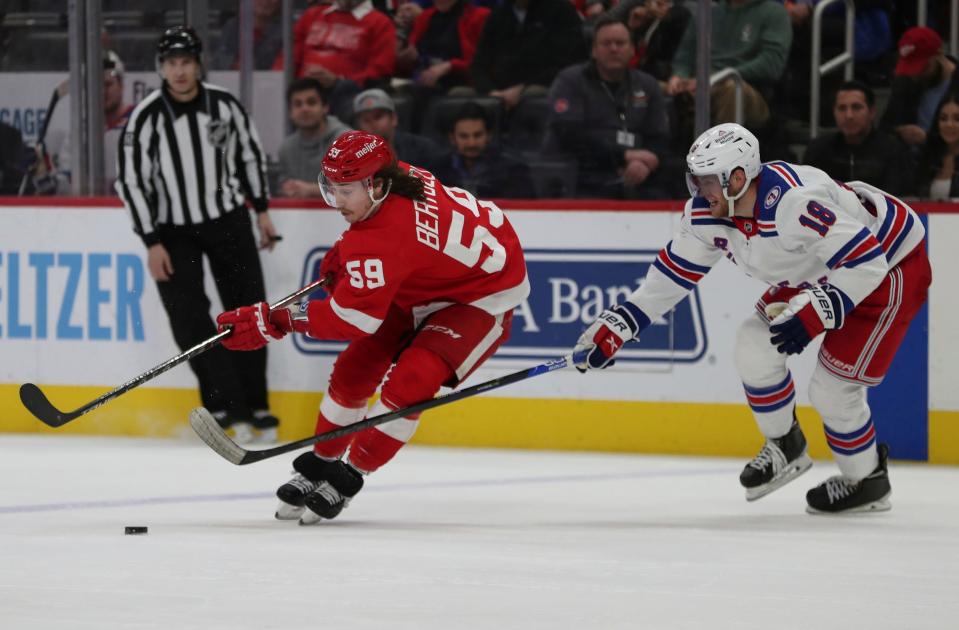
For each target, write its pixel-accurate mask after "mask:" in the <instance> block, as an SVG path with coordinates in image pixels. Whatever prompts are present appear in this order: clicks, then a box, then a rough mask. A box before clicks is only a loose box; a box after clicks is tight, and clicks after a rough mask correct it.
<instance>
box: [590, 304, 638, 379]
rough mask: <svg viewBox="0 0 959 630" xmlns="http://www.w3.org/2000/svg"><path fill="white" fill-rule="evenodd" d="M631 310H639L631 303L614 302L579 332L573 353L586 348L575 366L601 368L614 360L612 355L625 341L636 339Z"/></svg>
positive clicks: (636, 333)
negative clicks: (620, 303) (616, 303)
mask: <svg viewBox="0 0 959 630" xmlns="http://www.w3.org/2000/svg"><path fill="white" fill-rule="evenodd" d="M634 310H635V311H639V309H638V308H637V307H636V306H634V305H632V304H628V305H617V306H613V307H612V308H608V309H606V310H604V311H603V312H602V313H600V314H599V317H598V318H597V319H596V321H595V322H593V323H592V324H590V325H589V328H587V329H586V331H585V332H583V334H582V335H580V337H579V340H578V341H577V342H576V347H575V348H573V353H574V354H576V353H579V352H583V351H586V352H587V354H586V358H585V360H584V361H583V362H582V363H577V364H576V369H577V370H579V371H580V372H586V370H597V369H599V370H601V369H603V368H607V367H609V366H611V365H613V364H614V363H615V361H614V360H613V355H615V354H616V352H618V351H619V349H620V348H622V347H623V344H624V343H626V342H627V341H630V340H632V339H636V338H637V335H638V334H639V323H638V322H637V317H636V314H634V313H633V312H632V311H634ZM639 314H641V312H640V313H639Z"/></svg>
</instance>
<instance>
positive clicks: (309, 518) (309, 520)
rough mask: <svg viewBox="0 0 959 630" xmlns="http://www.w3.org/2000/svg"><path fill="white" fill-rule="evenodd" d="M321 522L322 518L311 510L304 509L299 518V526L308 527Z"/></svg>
mask: <svg viewBox="0 0 959 630" xmlns="http://www.w3.org/2000/svg"><path fill="white" fill-rule="evenodd" d="M322 520H323V517H322V516H320V515H319V514H317V513H316V512H314V511H313V510H311V509H309V508H304V509H303V515H302V516H300V526H301V527H309V526H310V525H316V524H317V523H319V522H321V521H322Z"/></svg>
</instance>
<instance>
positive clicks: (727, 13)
mask: <svg viewBox="0 0 959 630" xmlns="http://www.w3.org/2000/svg"><path fill="white" fill-rule="evenodd" d="M791 42H792V27H791V26H790V24H789V15H788V14H787V13H786V9H784V8H783V6H782V5H781V4H778V3H776V2H768V1H767V0H720V2H719V3H718V4H714V5H713V7H712V67H711V68H710V72H711V73H715V72H719V71H720V70H722V69H723V68H727V67H732V68H735V69H736V70H737V71H739V74H740V75H742V78H743V109H744V117H745V120H744V125H745V126H746V127H748V128H750V129H756V130H758V129H761V128H762V127H763V126H764V125H765V124H766V123H767V121H768V120H769V105H768V103H766V99H765V98H764V97H763V95H762V93H761V92H760V89H761V88H763V87H767V86H771V85H773V84H775V83H776V82H778V81H779V79H780V77H781V76H782V74H783V70H784V69H785V68H786V59H787V57H788V56H789V47H790V44H791ZM696 45H697V40H696V29H695V28H688V29H686V32H685V34H684V35H683V40H682V43H681V44H680V45H679V50H678V51H677V52H676V57H675V59H674V60H673V76H671V77H670V78H669V82H668V84H667V87H666V92H667V94H669V95H671V96H676V97H679V96H680V95H688V96H687V97H686V98H680V99H679V100H680V101H684V100H685V104H683V105H680V104H679V103H677V105H678V106H680V108H681V109H680V112H681V114H682V115H683V117H684V119H685V121H687V124H685V125H682V126H683V127H684V130H685V129H686V128H689V129H690V130H691V125H690V124H688V123H689V122H691V116H692V113H693V103H692V98H691V97H692V96H693V95H694V94H695V92H696V79H695V78H694V74H695V71H696ZM735 88H736V85H735V82H734V81H733V80H732V79H731V78H729V79H726V80H724V81H720V82H719V83H717V84H716V85H714V86H712V89H711V90H710V111H711V113H712V124H714V125H715V124H718V123H723V122H733V121H734V120H735V95H736V89H735ZM684 135H691V134H684Z"/></svg>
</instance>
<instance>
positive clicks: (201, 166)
mask: <svg viewBox="0 0 959 630" xmlns="http://www.w3.org/2000/svg"><path fill="white" fill-rule="evenodd" d="M201 53H202V43H201V42H200V39H199V37H197V34H196V32H195V31H194V30H193V29H192V28H189V27H184V26H178V27H174V28H171V29H168V30H167V31H166V32H164V33H163V35H162V36H161V37H160V41H159V43H158V44H157V54H156V63H157V71H158V72H159V73H160V76H161V77H162V79H163V85H162V87H161V88H160V89H158V90H155V91H154V92H152V93H151V94H149V95H148V96H147V97H146V98H144V99H143V101H142V102H140V104H139V105H137V107H136V108H135V109H134V110H133V112H132V113H131V114H130V119H129V121H128V122H127V124H126V127H125V128H124V130H123V133H122V134H121V138H120V147H119V154H118V158H117V182H116V189H117V192H118V193H119V194H120V197H121V198H122V199H123V203H124V205H125V206H126V208H127V210H129V211H130V214H131V216H132V217H133V228H134V231H135V232H136V233H137V234H138V235H139V236H140V238H142V239H143V242H144V244H145V245H146V247H147V252H148V256H147V265H148V267H149V269H150V275H151V276H152V277H153V279H154V280H156V283H157V288H158V289H159V291H160V299H161V300H162V301H163V306H164V308H165V309H166V312H167V315H168V316H169V318H170V325H171V327H172V329H173V337H174V339H175V340H176V343H177V345H178V346H179V347H180V349H181V350H186V349H187V348H190V347H192V346H194V345H196V344H197V343H200V342H201V341H203V340H205V339H207V338H209V337H212V336H213V335H215V334H216V326H215V325H214V324H213V320H212V319H211V318H210V313H209V310H210V300H209V299H208V298H207V296H206V293H205V292H204V289H203V256H204V255H206V257H207V259H208V260H209V264H210V270H211V271H212V273H213V279H214V281H215V282H216V287H217V291H218V293H219V295H220V299H221V301H222V302H223V307H224V309H226V310H230V309H233V308H236V307H238V306H243V305H245V304H255V303H257V302H262V301H264V300H265V299H266V296H265V290H264V286H263V270H262V269H261V267H260V258H259V253H258V252H257V243H256V241H255V240H254V237H253V231H252V229H251V226H250V223H251V222H250V214H249V212H248V211H247V204H248V203H249V204H250V205H251V206H252V207H253V209H254V210H255V211H256V225H257V228H258V231H259V236H260V247H261V248H266V249H270V250H272V249H273V246H274V244H275V242H276V240H277V239H278V237H277V233H276V229H275V228H274V227H273V221H272V220H271V219H270V215H269V214H268V212H267V207H268V205H269V191H268V189H267V183H266V163H265V156H264V154H263V149H262V148H261V146H260V141H259V138H258V137H257V133H256V130H255V129H254V128H253V123H252V121H251V120H250V117H249V116H248V115H247V113H246V111H244V109H243V106H242V105H241V104H240V102H239V101H238V100H237V99H236V98H235V97H234V96H233V95H231V94H230V93H228V92H227V91H226V90H224V89H223V88H220V87H217V86H214V85H210V84H208V83H204V82H203V81H201V78H202V74H203V65H202V59H201ZM190 367H191V368H192V369H193V371H194V373H195V374H196V376H197V379H198V381H199V383H200V396H201V398H202V400H203V405H204V406H205V407H206V408H207V409H209V410H210V411H211V412H212V413H213V415H214V417H216V418H217V420H218V421H219V422H220V424H221V426H223V427H224V428H227V429H229V430H230V432H231V433H232V434H233V436H234V438H235V439H237V440H238V441H241V442H249V441H252V440H254V439H256V438H260V439H261V440H262V441H271V440H275V439H276V429H277V426H278V424H279V423H278V421H277V419H276V417H274V416H273V415H272V414H271V413H270V410H269V405H268V403H267V391H266V350H265V349H263V350H259V351H256V352H228V351H227V350H226V349H224V348H223V347H221V346H216V347H214V348H213V349H211V350H209V351H207V352H206V353H204V354H201V355H199V356H197V357H195V358H194V359H192V360H191V361H190Z"/></svg>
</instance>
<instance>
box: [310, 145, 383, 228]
mask: <svg viewBox="0 0 959 630" xmlns="http://www.w3.org/2000/svg"><path fill="white" fill-rule="evenodd" d="M395 162H396V157H395V156H394V155H393V150H392V149H391V148H390V145H389V143H387V142H386V140H384V139H383V138H381V137H379V136H377V135H375V134H372V133H367V132H365V131H347V132H346V133H344V134H341V135H340V137H339V138H337V139H336V141H335V142H334V143H333V144H332V145H331V146H330V149H329V150H328V151H327V152H326V155H325V156H324V157H323V164H322V170H321V171H320V174H319V176H318V177H317V180H318V182H319V184H320V192H321V193H322V194H323V200H324V201H326V203H327V204H328V205H329V206H330V207H332V208H335V207H336V203H337V202H336V195H335V187H337V186H347V185H354V186H361V187H362V188H365V189H366V193H367V195H368V196H369V198H370V201H371V202H372V204H373V205H372V206H371V207H370V210H369V212H368V213H367V214H366V215H364V217H363V218H364V219H365V218H367V217H368V216H370V213H372V211H373V209H374V208H376V207H377V206H378V205H379V204H380V203H382V202H383V200H384V199H386V196H387V195H388V194H389V189H390V187H391V185H392V182H388V183H387V186H386V190H385V192H383V194H382V196H380V197H379V198H377V197H376V195H375V194H374V192H373V175H375V174H376V173H377V172H378V171H380V170H382V169H384V168H386V167H388V166H390V165H391V164H394V163H395ZM361 220H362V219H361Z"/></svg>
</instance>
